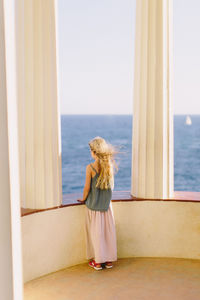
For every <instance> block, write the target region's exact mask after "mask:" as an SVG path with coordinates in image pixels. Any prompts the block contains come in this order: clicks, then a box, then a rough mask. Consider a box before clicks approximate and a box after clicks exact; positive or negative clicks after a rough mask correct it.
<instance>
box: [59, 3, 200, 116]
mask: <svg viewBox="0 0 200 300" xmlns="http://www.w3.org/2000/svg"><path fill="white" fill-rule="evenodd" d="M57 1H58V41H59V97H60V102H61V114H132V112H133V74H134V36H135V4H136V0H101V1H100V0H57ZM173 3H174V4H173V51H174V53H173V66H174V81H173V89H174V90H173V95H174V96H173V98H174V113H175V114H200V32H199V31H200V1H199V0H174V1H173Z"/></svg>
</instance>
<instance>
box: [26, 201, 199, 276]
mask: <svg viewBox="0 0 200 300" xmlns="http://www.w3.org/2000/svg"><path fill="white" fill-rule="evenodd" d="M112 205H113V210H114V215H115V222H116V230H117V243H118V257H119V258H122V257H134V256H137V257H142V256H145V257H182V258H195V259H200V238H199V237H200V203H191V202H190V203H187V202H175V201H174V202H165V201H134V202H115V203H112ZM84 209H85V208H84V206H83V205H82V206H71V207H66V208H61V209H55V210H49V211H45V212H41V213H35V214H32V215H27V216H24V217H23V218H22V237H23V264H24V266H23V267H24V281H25V282H26V281H29V280H31V279H33V278H36V277H39V276H41V275H44V274H46V273H50V272H53V271H56V270H59V269H61V268H65V267H67V266H71V265H74V264H79V263H82V262H85V261H86V260H85V240H84Z"/></svg>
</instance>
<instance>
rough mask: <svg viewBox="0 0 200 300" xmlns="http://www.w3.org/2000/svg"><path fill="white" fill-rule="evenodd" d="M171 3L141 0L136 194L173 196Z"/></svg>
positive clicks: (134, 157)
mask: <svg viewBox="0 0 200 300" xmlns="http://www.w3.org/2000/svg"><path fill="white" fill-rule="evenodd" d="M171 79H172V3H171V0H137V4H136V34H135V74H134V110H133V141H132V145H133V146H132V151H133V152H132V187H131V194H132V195H133V196H135V197H138V198H153V199H156V198H159V199H164V198H169V197H172V196H173V169H174V163H173V113H172V94H171V91H172V85H171Z"/></svg>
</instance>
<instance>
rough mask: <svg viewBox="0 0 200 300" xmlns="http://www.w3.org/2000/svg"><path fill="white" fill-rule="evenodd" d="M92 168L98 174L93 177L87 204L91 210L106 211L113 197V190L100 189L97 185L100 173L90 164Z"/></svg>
mask: <svg viewBox="0 0 200 300" xmlns="http://www.w3.org/2000/svg"><path fill="white" fill-rule="evenodd" d="M90 166H91V168H92V169H93V170H94V171H95V173H96V175H95V176H94V177H92V178H91V183H90V191H89V193H88V196H87V198H86V201H85V205H86V206H87V207H88V208H89V209H91V210H98V211H106V210H108V208H109V205H110V201H111V198H112V190H111V188H109V189H100V188H97V187H96V183H97V178H98V176H99V173H97V171H96V170H95V168H94V167H93V166H92V165H91V164H90Z"/></svg>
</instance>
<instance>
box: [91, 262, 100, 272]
mask: <svg viewBox="0 0 200 300" xmlns="http://www.w3.org/2000/svg"><path fill="white" fill-rule="evenodd" d="M89 266H90V267H92V268H94V269H95V270H97V271H98V270H102V266H101V264H97V263H96V262H95V260H91V261H90V262H89Z"/></svg>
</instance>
